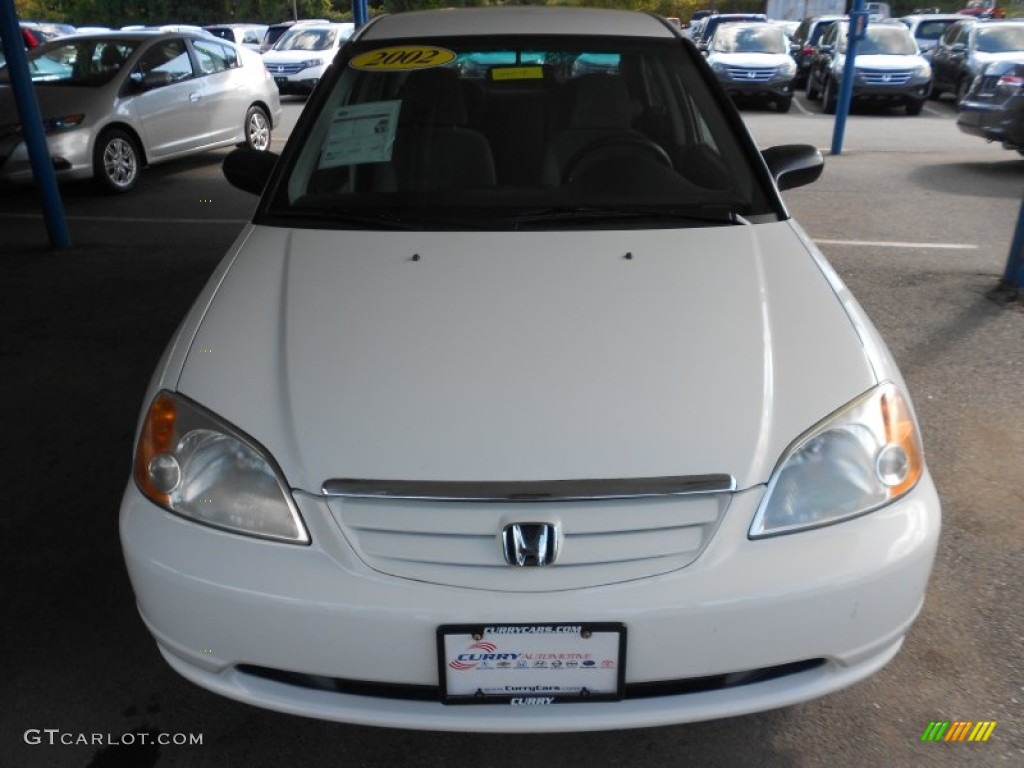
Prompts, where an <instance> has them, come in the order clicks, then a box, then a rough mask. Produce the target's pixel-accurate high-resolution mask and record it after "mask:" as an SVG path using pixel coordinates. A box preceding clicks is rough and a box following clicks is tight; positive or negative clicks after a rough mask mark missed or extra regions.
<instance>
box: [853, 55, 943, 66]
mask: <svg viewBox="0 0 1024 768" xmlns="http://www.w3.org/2000/svg"><path fill="white" fill-rule="evenodd" d="M925 63H927V62H925V60H924V58H922V57H921V56H919V55H917V54H913V55H909V54H908V55H897V54H891V53H868V54H859V53H858V54H857V69H882V70H885V69H891V70H901V69H913V68H914V67H920V66H921V65H923V64H925Z"/></svg>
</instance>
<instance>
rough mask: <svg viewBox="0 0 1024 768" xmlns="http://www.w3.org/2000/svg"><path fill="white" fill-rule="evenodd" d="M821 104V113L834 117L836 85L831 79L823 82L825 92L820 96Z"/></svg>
mask: <svg viewBox="0 0 1024 768" xmlns="http://www.w3.org/2000/svg"><path fill="white" fill-rule="evenodd" d="M821 100H822V102H823V104H822V107H821V111H822V112H824V113H825V114H826V115H834V114H835V113H836V101H837V99H836V84H835V82H834V81H833V80H832V78H831V77H830V78H828V79H826V80H825V92H824V93H823V94H822V96H821Z"/></svg>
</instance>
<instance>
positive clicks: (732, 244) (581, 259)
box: [164, 222, 875, 492]
mask: <svg viewBox="0 0 1024 768" xmlns="http://www.w3.org/2000/svg"><path fill="white" fill-rule="evenodd" d="M810 247H812V246H809V242H808V241H806V239H805V238H804V236H803V235H802V234H801V233H800V231H799V229H798V228H797V227H796V225H794V224H792V223H789V222H780V223H775V224H767V225H756V226H729V227H711V228H699V229H683V230H669V231H666V230H656V231H652V230H643V231H626V232H620V231H605V232H584V233H580V232H518V233H516V232H500V233H496V232H489V233H473V232H465V233H450V232H449V233H424V232H416V233H381V232H375V233H370V232H348V231H346V232H337V231H325V230H292V231H289V230H285V229H277V228H265V227H253V228H252V229H251V231H250V233H249V235H248V237H247V239H246V241H245V242H244V244H243V245H241V246H240V250H239V252H238V254H237V256H236V257H235V259H234V262H233V263H232V264H231V266H230V268H229V269H227V270H226V272H225V273H224V277H223V281H222V282H221V284H220V286H219V288H218V289H217V291H216V293H215V295H214V298H213V300H212V302H211V303H210V305H209V307H208V308H206V309H205V314H204V316H203V319H202V322H201V323H199V325H198V328H197V330H196V333H195V336H194V338H193V339H192V341H191V345H190V348H189V351H188V352H187V355H186V356H185V358H184V363H183V368H182V370H181V374H180V378H179V380H178V389H179V391H180V392H182V393H183V394H185V395H187V396H189V397H191V398H192V399H194V400H196V401H197V402H199V403H201V404H202V405H204V406H206V407H207V408H209V409H211V410H213V411H214V412H216V413H218V414H219V415H220V416H222V417H223V418H225V419H227V420H228V421H230V422H232V423H233V424H234V425H235V426H236V427H238V428H240V429H242V430H243V431H245V432H247V433H248V434H250V435H251V436H252V437H253V438H255V439H256V440H257V441H258V442H260V443H261V444H262V445H263V446H264V447H266V448H267V449H268V450H269V451H270V452H271V453H272V454H273V455H274V457H275V458H276V459H277V461H278V463H279V464H280V465H281V467H282V469H283V471H284V473H285V476H286V477H287V479H288V482H289V483H290V484H291V485H292V486H293V487H298V488H303V489H306V490H309V491H311V492H319V490H320V488H321V486H322V484H323V482H324V481H325V480H327V479H330V478H337V477H347V478H362V479H402V480H448V481H460V480H492V481H504V480H551V479H587V478H626V477H654V476H663V475H699V474H707V473H727V474H731V475H732V476H733V477H734V478H735V479H736V481H737V485H738V487H740V488H743V487H749V486H751V485H754V484H757V483H763V482H765V481H766V480H767V479H768V477H769V476H770V474H771V471H772V468H773V467H774V466H775V464H776V462H777V460H778V459H779V455H780V453H781V452H782V451H783V449H784V448H785V447H786V446H787V445H788V444H789V443H790V442H791V441H792V440H794V439H795V438H796V437H797V436H798V435H800V434H801V433H802V432H803V431H805V430H806V429H808V428H809V427H811V426H812V425H813V424H815V423H816V422H817V421H819V420H820V419H822V418H823V417H824V416H826V415H827V414H829V413H831V412H832V411H834V410H835V409H836V408H838V407H840V406H842V405H844V404H845V403H846V402H848V401H849V400H851V399H852V398H853V397H855V396H857V395H858V394H860V393H861V392H864V391H865V390H867V389H868V388H869V387H870V386H871V385H872V384H873V383H875V379H874V375H873V373H872V368H871V365H870V363H869V360H868V357H867V353H866V352H865V348H864V345H863V344H862V342H861V339H860V337H859V336H858V334H857V333H856V332H855V330H854V327H853V324H852V323H851V319H850V317H849V316H848V315H847V313H846V311H845V309H844V307H843V305H842V304H841V302H840V300H839V298H837V295H836V293H835V290H834V287H835V285H837V284H838V281H837V280H836V281H834V283H833V284H830V282H829V279H828V277H827V276H826V275H825V274H823V271H822V267H821V265H819V264H818V263H817V262H816V260H815V259H814V258H812V255H811V253H810V251H809V248H810ZM627 254H630V256H629V257H627ZM838 287H839V288H841V285H840V286H838ZM203 311H204V308H203V307H200V306H197V309H196V312H203ZM172 376H173V374H172ZM164 380H165V381H167V382H168V383H169V384H170V383H173V378H171V379H170V380H168V379H167V378H166V376H165V379H164Z"/></svg>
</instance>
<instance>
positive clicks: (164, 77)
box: [142, 72, 174, 91]
mask: <svg viewBox="0 0 1024 768" xmlns="http://www.w3.org/2000/svg"><path fill="white" fill-rule="evenodd" d="M172 82H174V81H173V79H172V78H171V73H170V72H147V73H146V74H145V76H144V77H143V78H142V87H143V88H145V89H146V90H147V91H148V90H150V89H151V88H162V87H163V86H165V85H170V84H171V83H172Z"/></svg>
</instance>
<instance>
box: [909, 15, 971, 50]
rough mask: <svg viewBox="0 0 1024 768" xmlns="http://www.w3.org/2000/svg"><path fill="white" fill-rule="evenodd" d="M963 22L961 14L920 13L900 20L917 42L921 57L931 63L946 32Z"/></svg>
mask: <svg viewBox="0 0 1024 768" xmlns="http://www.w3.org/2000/svg"><path fill="white" fill-rule="evenodd" d="M963 20H964V16H963V15H961V14H959V13H918V14H912V15H910V16H904V17H903V18H901V19H900V21H902V22H903V23H904V24H906V25H907V29H909V30H910V34H912V35H913V36H914V40H916V41H917V47H918V48H920V49H921V55H922V56H924V57H925V58H926V59H928V60H929V61H931V57H932V49H933V48H935V46H936V45H938V43H939V40H940V39H941V38H942V36H943V35H944V34H945V33H946V30H947V29H949V28H950V27H951V26H953V25H954V24H956V23H957V22H958V21H963Z"/></svg>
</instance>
